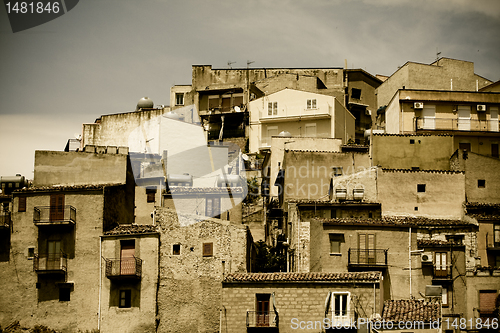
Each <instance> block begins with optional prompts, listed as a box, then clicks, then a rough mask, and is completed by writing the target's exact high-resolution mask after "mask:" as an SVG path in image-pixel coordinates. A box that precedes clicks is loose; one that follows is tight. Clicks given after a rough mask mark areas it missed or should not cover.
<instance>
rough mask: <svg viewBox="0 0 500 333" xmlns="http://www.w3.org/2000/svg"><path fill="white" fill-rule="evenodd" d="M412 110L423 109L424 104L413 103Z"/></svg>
mask: <svg viewBox="0 0 500 333" xmlns="http://www.w3.org/2000/svg"><path fill="white" fill-rule="evenodd" d="M413 108H414V109H423V108H424V103H422V102H415V103H413Z"/></svg>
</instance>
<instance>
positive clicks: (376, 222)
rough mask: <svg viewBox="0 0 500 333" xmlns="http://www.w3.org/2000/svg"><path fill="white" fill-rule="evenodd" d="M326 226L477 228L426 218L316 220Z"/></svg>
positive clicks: (465, 223) (458, 221)
mask: <svg viewBox="0 0 500 333" xmlns="http://www.w3.org/2000/svg"><path fill="white" fill-rule="evenodd" d="M316 220H318V221H320V222H323V224H326V225H367V226H370V225H373V226H403V227H411V226H476V224H475V223H474V222H473V221H471V222H468V221H462V220H445V219H429V218H426V217H383V218H381V219H358V218H335V219H316Z"/></svg>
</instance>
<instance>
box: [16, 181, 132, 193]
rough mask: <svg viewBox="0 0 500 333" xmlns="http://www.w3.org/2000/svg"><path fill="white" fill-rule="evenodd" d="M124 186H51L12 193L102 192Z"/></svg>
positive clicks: (24, 189) (23, 189) (33, 187)
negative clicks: (111, 187) (113, 187)
mask: <svg viewBox="0 0 500 333" xmlns="http://www.w3.org/2000/svg"><path fill="white" fill-rule="evenodd" d="M119 185H124V184H119V183H118V184H97V185H93V184H87V185H53V186H32V187H25V188H22V189H19V190H16V191H14V192H15V193H31V192H53V191H80V190H102V189H103V188H105V187H108V186H119Z"/></svg>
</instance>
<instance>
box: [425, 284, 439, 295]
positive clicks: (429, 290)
mask: <svg viewBox="0 0 500 333" xmlns="http://www.w3.org/2000/svg"><path fill="white" fill-rule="evenodd" d="M441 295H442V291H441V286H438V285H427V286H425V296H427V297H441Z"/></svg>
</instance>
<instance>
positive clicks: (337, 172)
mask: <svg viewBox="0 0 500 333" xmlns="http://www.w3.org/2000/svg"><path fill="white" fill-rule="evenodd" d="M332 174H333V177H339V176H342V167H332Z"/></svg>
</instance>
